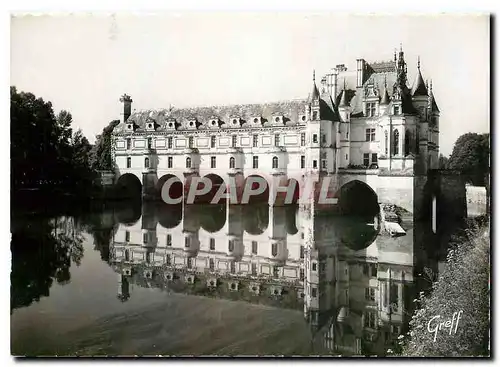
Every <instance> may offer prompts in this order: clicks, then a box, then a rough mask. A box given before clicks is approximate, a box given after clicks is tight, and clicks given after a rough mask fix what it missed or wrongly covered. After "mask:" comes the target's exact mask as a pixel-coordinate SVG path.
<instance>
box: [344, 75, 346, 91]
mask: <svg viewBox="0 0 500 367" xmlns="http://www.w3.org/2000/svg"><path fill="white" fill-rule="evenodd" d="M345 88H346V86H345V77H344V90H345Z"/></svg>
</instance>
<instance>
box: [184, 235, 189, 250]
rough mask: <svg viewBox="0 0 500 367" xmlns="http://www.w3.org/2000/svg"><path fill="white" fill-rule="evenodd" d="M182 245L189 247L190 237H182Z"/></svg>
mask: <svg viewBox="0 0 500 367" xmlns="http://www.w3.org/2000/svg"><path fill="white" fill-rule="evenodd" d="M184 247H186V248H189V247H191V238H189V237H184Z"/></svg>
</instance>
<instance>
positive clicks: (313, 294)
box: [311, 288, 318, 298]
mask: <svg viewBox="0 0 500 367" xmlns="http://www.w3.org/2000/svg"><path fill="white" fill-rule="evenodd" d="M317 296H318V289H317V288H312V289H311V297H312V298H316V297H317Z"/></svg>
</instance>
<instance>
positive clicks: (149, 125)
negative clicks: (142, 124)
mask: <svg viewBox="0 0 500 367" xmlns="http://www.w3.org/2000/svg"><path fill="white" fill-rule="evenodd" d="M146 127H147V129H148V130H154V128H155V124H154V122H148V123H147V125H146Z"/></svg>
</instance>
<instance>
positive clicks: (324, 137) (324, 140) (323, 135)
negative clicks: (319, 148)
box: [321, 134, 326, 144]
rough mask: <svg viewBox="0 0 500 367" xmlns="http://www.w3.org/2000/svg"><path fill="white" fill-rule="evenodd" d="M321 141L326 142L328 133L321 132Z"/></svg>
mask: <svg viewBox="0 0 500 367" xmlns="http://www.w3.org/2000/svg"><path fill="white" fill-rule="evenodd" d="M321 143H322V144H326V135H325V134H321Z"/></svg>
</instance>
